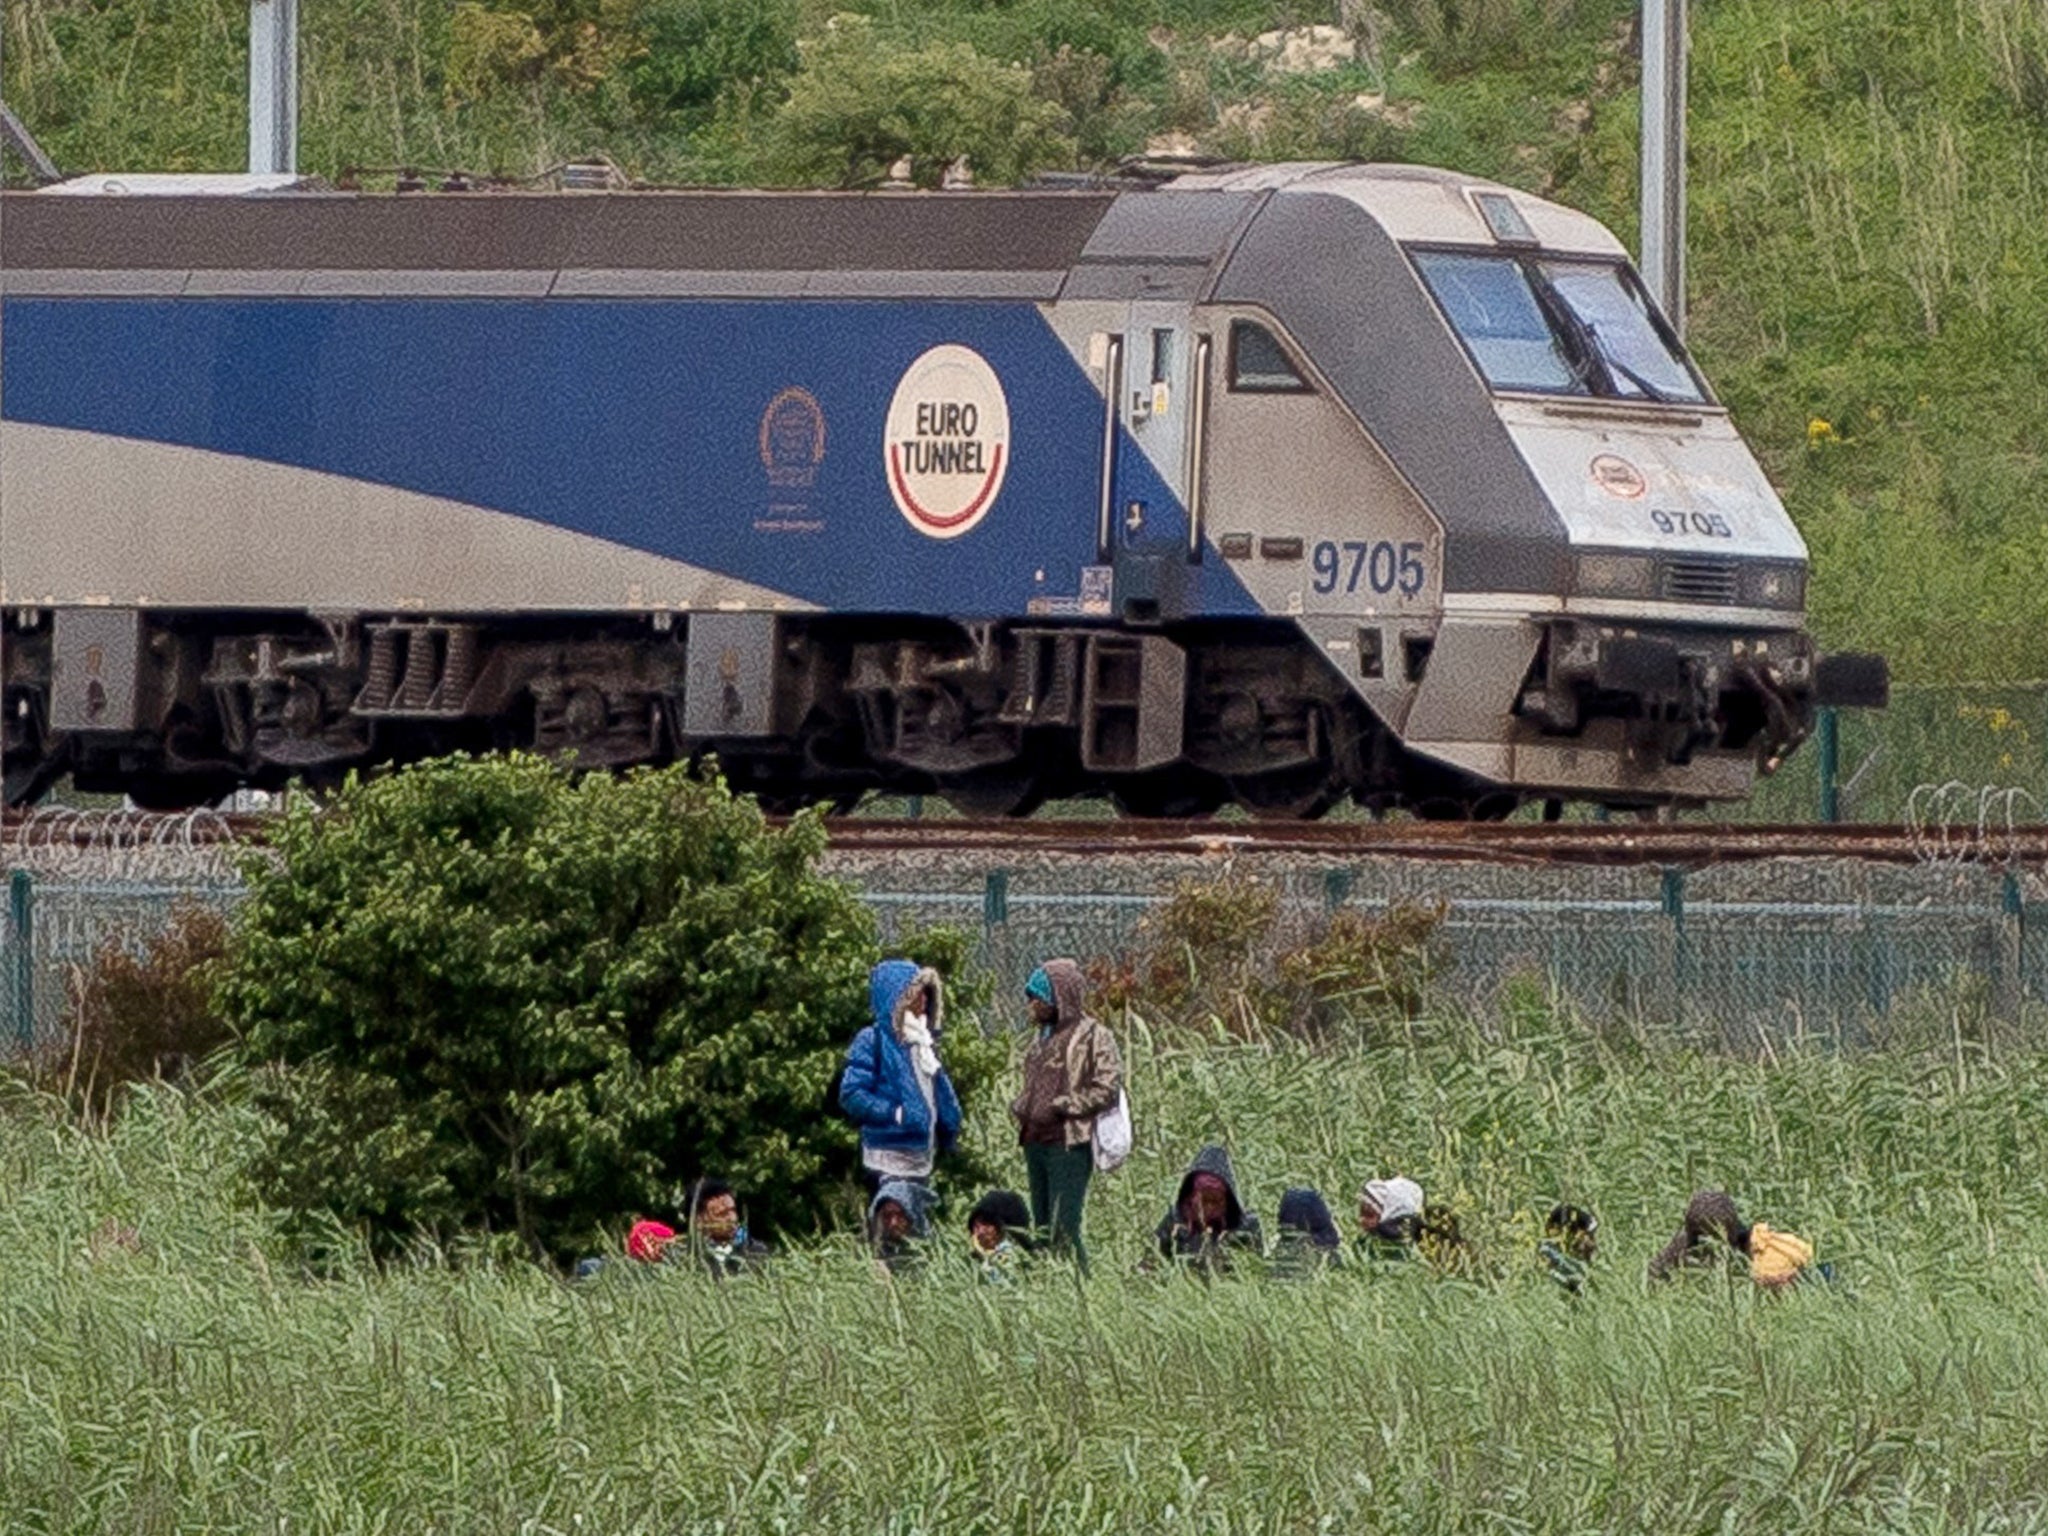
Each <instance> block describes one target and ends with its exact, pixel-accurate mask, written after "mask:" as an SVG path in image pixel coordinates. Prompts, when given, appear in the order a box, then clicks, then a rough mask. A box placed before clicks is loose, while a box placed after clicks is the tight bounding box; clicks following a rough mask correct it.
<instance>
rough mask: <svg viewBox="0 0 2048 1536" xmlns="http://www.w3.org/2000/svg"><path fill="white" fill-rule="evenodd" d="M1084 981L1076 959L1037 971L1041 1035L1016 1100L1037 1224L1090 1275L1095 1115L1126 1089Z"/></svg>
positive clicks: (1029, 994)
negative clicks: (1085, 1217) (1091, 1011)
mask: <svg viewBox="0 0 2048 1536" xmlns="http://www.w3.org/2000/svg"><path fill="white" fill-rule="evenodd" d="M1086 990H1087V987H1086V982H1085V981H1084V980H1083V978H1082V975H1081V968H1080V967H1079V966H1078V965H1076V964H1075V963H1074V962H1073V961H1071V960H1048V961H1046V962H1045V964H1044V965H1042V966H1040V967H1039V968H1038V969H1037V970H1035V971H1033V972H1032V973H1031V979H1030V980H1029V981H1028V982H1026V983H1025V984H1024V996H1025V999H1026V1001H1027V1002H1028V1004H1029V1006H1030V1009H1031V1022H1032V1023H1033V1024H1034V1025H1036V1026H1037V1030H1038V1034H1037V1038H1036V1039H1034V1040H1033V1041H1032V1042H1031V1047H1030V1049H1029V1050H1027V1051H1026V1052H1025V1053H1024V1090H1023V1092H1021V1093H1020V1094H1018V1095H1017V1101H1016V1102H1015V1103H1014V1104H1012V1105H1011V1106H1010V1113H1011V1114H1012V1115H1014V1116H1015V1117H1016V1120H1017V1140H1018V1141H1019V1143H1021V1144H1022V1146H1023V1148H1024V1167H1025V1171H1026V1172H1027V1173H1028V1174H1029V1175H1030V1186H1031V1222H1032V1225H1033V1226H1035V1227H1036V1228H1037V1229H1038V1230H1039V1231H1040V1232H1047V1231H1049V1232H1050V1234H1051V1238H1052V1249H1053V1252H1055V1253H1071V1254H1073V1256H1074V1259H1075V1261H1076V1262H1077V1263H1079V1264H1080V1266H1081V1269H1082V1271H1083V1272H1084V1273H1085V1272H1086V1271H1087V1268H1088V1250H1087V1248H1086V1247H1084V1246H1083V1245H1082V1242H1081V1208H1082V1206H1083V1205H1084V1204H1085V1203H1086V1201H1087V1198H1088V1180H1089V1178H1090V1176H1091V1175H1092V1174H1093V1173H1094V1172H1095V1151H1094V1147H1093V1145H1092V1135H1093V1132H1094V1130H1095V1117H1096V1116H1097V1115H1100V1114H1103V1113H1105V1112H1107V1111H1108V1110H1110V1109H1113V1108H1115V1106H1116V1099H1117V1094H1118V1092H1119V1091H1121V1089H1122V1087H1123V1078H1124V1065H1123V1058H1122V1057H1121V1056H1120V1055H1118V1053H1117V1048H1116V1038H1115V1036H1113V1035H1111V1034H1110V1032H1109V1031H1108V1029H1106V1028H1105V1027H1104V1026H1103V1025H1102V1024H1101V1023H1100V1022H1099V1021H1098V1020H1096V1019H1093V1018H1090V1017H1089V1015H1088V1011H1087V1009H1086V1008H1085V1007H1083V1006H1082V1005H1083V1002H1084V1000H1085V993H1086Z"/></svg>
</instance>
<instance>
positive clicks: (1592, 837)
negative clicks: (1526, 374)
mask: <svg viewBox="0 0 2048 1536" xmlns="http://www.w3.org/2000/svg"><path fill="white" fill-rule="evenodd" d="M156 820H162V821H163V822H165V823H167V824H168V823H171V822H174V821H182V820H184V818H180V817H171V816H166V817H162V818H152V817H149V816H147V815H144V814H141V813H134V812H129V813H110V814H108V815H107V816H105V817H104V818H102V817H100V816H99V815H98V814H96V813H91V812H87V813H82V814H77V815H53V814H52V813H50V812H48V811H44V812H34V811H20V810H10V811H8V812H7V813H6V815H5V818H4V821H0V854H4V853H5V852H7V851H8V849H9V848H10V847H12V848H15V849H20V848H23V847H27V846H35V845H56V846H68V847H90V846H94V845H96V844H103V843H104V844H121V845H126V844H128V843H131V842H134V841H136V840H138V839H140V840H143V841H147V840H148V838H149V835H150V833H149V828H150V826H151V825H152V824H153V822H154V821H156ZM271 824H272V818H271V817H268V816H264V815H260V814H254V815H208V816H207V817H206V818H205V819H204V820H203V821H195V822H190V823H188V824H187V825H186V826H185V827H184V828H183V829H182V830H181V837H182V839H183V840H184V841H186V842H188V843H190V844H191V845H192V846H195V847H198V846H210V845H217V844H220V843H232V842H259V843H260V842H261V841H263V840H264V838H265V836H266V834H267V832H268V829H269V827H270V825H271ZM829 825H830V828H831V835H832V847H833V849H834V850H835V851H838V852H844V853H884V852H952V853H981V854H1005V853H1007V854H1018V855H1024V854H1045V855H1068V856H1077V857H1086V858H1134V857H1148V856H1149V857H1159V856H1175V855H1202V856H1211V857H1214V856H1219V855H1228V856H1240V855H1242V856H1248V857H1262V858H1268V857H1293V858H1297V859H1300V858H1307V859H1319V860H1340V861H1341V860H1347V859H1375V858H1384V859H1438V860H1457V861H1476V862H1489V863H1508V864H1617V865H1628V864H1635V865H1674V866H1699V865H1706V864H1731V863H1747V862H1753V861H1756V860H1762V859H1849V860H1859V861H1865V862H1873V863H1885V864H1940V863H1963V862H1969V863H1978V864H1987V863H1988V864H2011V863H2025V864H2048V824H2042V823H2035V824H2028V825H2016V826H2003V825H2000V826H1984V825H1969V824H1961V823H1957V824H1922V825H1910V824H1897V823H1852V824H1827V823H1810V824H1798V825H1750V824H1743V823H1721V824H1717V823H1709V822H1572V823H1540V824H1539V823H1530V822H1511V823H1481V822H1422V821H1317V822H1264V821H1151V820H1122V819H1109V818H1103V819H1098V820H1088V819H1081V818H1050V817H1048V818H1034V819H1030V820H1018V821H1010V820H966V819H954V818H951V817H928V818H918V819H909V820H882V819H875V818H867V817H860V816H846V817H834V818H832V819H831V821H830V823H829Z"/></svg>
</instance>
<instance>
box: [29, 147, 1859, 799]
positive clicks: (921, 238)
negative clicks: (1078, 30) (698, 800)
mask: <svg viewBox="0 0 2048 1536" xmlns="http://www.w3.org/2000/svg"><path fill="white" fill-rule="evenodd" d="M0 228H4V231H5V234H4V239H5V249H4V254H5V272H4V283H5V289H4V328H0V433H4V438H0V506H4V514H5V515H4V520H0V610H4V626H5V627H4V632H0V668H4V687H5V695H4V720H5V732H6V734H5V740H4V759H0V766H4V772H5V775H6V783H5V789H6V796H7V799H8V801H9V802H10V803H14V802H18V801H23V800H28V799H32V798H34V797H35V796H37V795H39V794H41V793H42V792H43V791H44V789H45V788H46V787H47V786H48V785H49V784H50V783H51V782H52V781H53V780H55V779H56V778H57V777H59V776H61V775H63V774H66V773H68V774H70V775H71V776H72V777H73V779H74V780H75V782H76V783H77V784H79V785H80V786H82V787H87V788H95V789H119V790H124V791H126V792H128V793H130V794H132V795H134V796H135V797H136V798H137V799H138V800H141V801H144V802H148V803H159V804H175V803H190V802H192V801H196V800H200V799H205V798H209V797H213V796H217V795H219V794H220V793H222V792H223V791H225V790H228V789H232V788H234V787H236V786H242V785H258V786H260V785H272V784H277V783H281V782H284V781H286V780H289V779H292V778H304V779H309V780H312V781H315V782H320V781H324V780H329V779H332V778H334V777H336V776H338V775H339V774H340V773H342V772H344V771H346V770H347V769H349V768H351V767H357V766H363V765H372V764H378V763H387V762H393V761H402V760H405V759H408V758H413V757H417V756H421V755H424V754H428V753H435V752H441V751H446V750H451V749H458V748H491V747H529V748H536V749H538V750H541V751H545V752H550V753H561V754H573V755H574V757H575V759H576V761H578V762H580V763H583V764H589V765H618V764H628V763H639V762H653V761H663V760H668V759H673V758H677V757H687V756H692V755H695V754H698V753H705V752H713V753H716V754H717V756H718V758H719V759H720V761H721V762H722V763H723V764H724V766H725V768H726V770H727V772H728V773H729V774H730V775H731V776H732V778H733V779H734V781H735V782H736V783H738V784H740V785H742V786H745V787H748V788H750V789H752V790H753V791H754V792H756V793H758V794H760V795H761V796H762V797H763V799H764V800H765V801H768V802H772V803H776V804H785V803H804V802H813V801H825V802H832V803H842V804H843V803H847V802H850V801H852V800H855V799H857V798H859V797H860V796H861V795H862V794H864V793H866V792H868V791H871V790H877V789H893V790H901V791H914V792H933V793H938V794H943V795H945V796H947V797H949V798H952V799H953V800H955V801H956V802H958V803H960V804H962V805H964V806H969V807H972V808H974V809H976V810H979V811H983V812H1016V811H1020V810H1023V809H1025V808H1027V807H1029V806H1031V805H1033V804H1035V803H1037V802H1038V801H1040V800H1042V799H1044V798H1045V797H1047V796H1059V795H1075V794H1102V793H1106V794H1108V795H1110V796H1112V797H1114V798H1115V799H1116V800H1117V801H1118V802H1119V803H1120V804H1122V805H1124V806H1125V807H1127V808H1129V809H1131V810H1134V811H1137V812H1140V813H1149V814H1186V813H1199V812H1202V811H1205V810H1209V809H1213V808H1215V807H1217V806H1220V805H1222V804H1224V803H1226V802H1230V801H1235V802H1238V803H1241V804H1243V805H1246V806H1248V807H1250V808H1252V809H1254V810H1257V811H1261V812H1271V813H1281V814H1297V815H1298V814H1314V813H1316V812H1317V811H1319V810H1321V809H1323V808H1325V807H1327V806H1329V805H1331V804H1333V803H1334V802H1335V801H1337V800H1338V799H1340V798H1343V797H1346V796H1349V797H1354V798H1356V799H1358V800H1360V801H1362V802H1365V803H1368V804H1371V805H1376V806H1401V805H1405V806H1409V807H1411V808H1414V809H1416V810H1418V811H1420V812H1422V813H1424V814H1456V815H1471V814H1492V813H1496V812H1498V811H1501V810H1504V809H1506V808H1508V807H1510V806H1512V805H1514V804H1517V803H1520V802H1522V801H1525V800H1529V799H1536V798H1540V799H1544V800H1548V801H1553V802H1561V801H1563V800H1567V799H1590V800H1596V801H1601V802H1605V803H1608V804H1612V805H1616V806H1633V807H1647V806H1657V805H1669V804H1700V803H1704V802H1709V801H1714V800H1724V799H1730V798H1734V797H1737V796H1740V795H1742V794H1743V793H1744V792H1745V791H1746V790H1747V789H1748V788H1749V787H1750V785H1751V783H1752V781H1753V778H1754V776H1755V775H1756V774H1757V773H1758V772H1759V771H1760V770H1763V771H1767V770H1768V769H1769V768H1770V767H1771V766H1774V765H1775V764H1776V762H1777V761H1778V760H1779V759H1781V758H1782V757H1783V756H1784V754H1785V753H1786V752H1787V751H1789V750H1790V749H1791V748H1792V747H1793V746H1794V745H1795V744H1796V743H1797V742H1798V741H1799V740H1800V738H1801V737H1802V736H1803V735H1804V734H1805V732H1806V730H1807V728H1808V725H1809V722H1810V720H1811V718H1812V714H1813V710H1814V707H1815V705H1816V703H1817V702H1818V701H1820V700H1822V699H1823V697H1824V696H1825V695H1826V694H1827V693H1828V691H1829V690H1830V689H1831V688H1832V689H1834V690H1835V691H1836V692H1838V693H1839V694H1840V695H1841V697H1842V698H1843V700H1844V701H1845V702H1857V701H1859V700H1860V701H1864V702H1874V701H1875V700H1876V699H1877V698H1878V697H1879V696H1880V695H1881V693H1882V687H1883V676H1882V666H1881V663H1874V662H1867V661H1863V660H1861V659H1856V658H1842V659H1839V660H1838V661H1829V662H1824V661H1823V660H1822V659H1821V658H1819V657H1817V655H1816V653H1815V650H1814V646H1813V644H1812V641H1811V639H1810V637H1809V635H1808V633H1807V631H1806V627H1805V623H1804V595H1805V583H1806V551H1805V547H1804V545H1803V544H1802V542H1801V540H1800V537H1799V534H1798V532H1797V531H1796V530H1795V528H1794V527H1793V525H1792V523H1791V521H1790V520H1789V518H1788V517H1787V516H1786V514H1785V511H1784V509H1783V507H1782V506H1781V505H1780V504H1779V501H1778V499H1777V497H1776V496H1775V495H1774V494H1773V492H1772V490H1771V487H1770V485H1769V484H1768V483H1767V481H1766V480H1765V478H1764V476H1763V474H1762V472H1761V471H1760V469H1759V468H1758V466H1757V464H1756V461H1755V460H1754V458H1753V457H1752V456H1751V454H1750V453H1749V451H1748V450H1747V448H1746V447H1745V446H1744V445H1743V443H1742V440H1741V439H1740V437H1739V436H1738V435H1737V434H1736V431H1735V428H1734V426H1733V425H1732V423H1731V422H1730V420H1729V418H1728V414H1727V412H1726V411H1724V410H1723V409H1722V408H1721V407H1719V406H1718V405H1717V404H1715V402H1714V400H1713V399H1712V397H1711V396H1710V394H1709V393H1708V391H1707V389H1706V387H1705V385H1704V384H1703V382H1702V381H1701V380H1700V378H1699V376H1698V375H1697V373H1696V372H1695V371H1694V369H1693V367H1692V365H1691V363H1690V362H1689V361H1688V359H1687V358H1686V356H1685V355H1684V353H1683V352H1682V350H1681V349H1680V348H1679V346H1678V344H1677V343H1676V341H1675V340H1674V338H1673V336H1672V335H1671V332H1670V330H1669V328H1668V327H1667V325H1666V324H1665V323H1664V321H1663V320H1662V318H1661V317H1660V316H1659V315H1658V314H1657V313H1656V311H1655V309H1654V307H1653V306H1652V305H1651V304H1650V303H1649V302H1648V301H1647V300H1646V298H1645V297H1644V294H1643V290H1642V288H1641V286H1640V284H1639V283H1638V281H1637V280H1636V278H1635V276H1634V274H1633V273H1632V272H1631V270H1630V269H1629V266H1628V263H1627V260H1626V257H1625V255H1624V253H1623V251H1622V249H1621V247H1620V246H1619V245H1618V244H1617V243H1616V241H1615V240H1614V238H1613V236H1612V235H1610V234H1609V233H1608V231H1607V230H1606V229H1604V228H1603V227H1601V226H1600V225H1599V224H1598V223H1596V222H1595V221H1593V220H1592V219H1589V218H1586V217H1584V216H1583V215H1580V214H1577V213H1574V212H1572V211H1570V210H1568V209H1565V208H1561V207H1558V206H1556V205H1554V204H1551V203H1547V202H1544V201H1542V200H1540V199H1537V198H1534V197H1530V196H1528V195H1526V194H1523V193H1519V192H1513V191H1510V190H1507V189H1504V188H1501V187H1497V186H1494V185H1491V184H1488V183H1483V182H1478V181H1474V180H1471V179H1469V178H1464V177H1459V176H1454V175H1450V174H1446V173H1442V172H1436V171H1428V170H1421V169H1416V168H1409V167H1371V166H1336V165H1331V166H1287V167H1272V168H1266V169H1258V170H1248V171H1238V172H1232V173H1215V174H1203V175H1194V176H1187V177H1182V178H1180V179H1179V180H1177V181H1175V182H1172V183H1170V184H1168V185H1166V186H1163V187H1159V188H1155V189H1145V190H1137V189H1133V190H1121V191H1119V190H1044V191H1024V192H996V193H950V194H900V195H899V194H889V193H881V194H864V195H861V194H804V193H750V192H735V193H656V192H633V193H611V194H597V195H575V194H555V195H516V194H495V193H494V194H444V195H439V196H414V197H404V198H400V197H374V196H359V195H347V194H332V193H324V192H282V193H276V194H272V195H258V196H235V197H222V196H151V195H143V189H142V188H141V184H140V183H138V184H137V186H136V187H133V188H131V189H130V192H129V195H126V196H117V195H108V194H107V193H105V192H103V191H102V192H99V193H96V194H94V195H77V194H76V193H75V192H72V191H68V190H66V189H63V188H59V189H54V190H50V191H44V192H39V193H32V194H17V195H11V196H9V197H8V198H7V201H6V207H5V210H4V224H0Z"/></svg>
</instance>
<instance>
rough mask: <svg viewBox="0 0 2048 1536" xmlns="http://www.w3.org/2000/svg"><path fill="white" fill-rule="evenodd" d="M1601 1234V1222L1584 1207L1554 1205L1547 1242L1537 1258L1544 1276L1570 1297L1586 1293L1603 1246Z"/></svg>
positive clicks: (1547, 1222)
mask: <svg viewBox="0 0 2048 1536" xmlns="http://www.w3.org/2000/svg"><path fill="white" fill-rule="evenodd" d="M1599 1233H1600V1222H1599V1220H1598V1218H1596V1217H1595V1216H1594V1215H1593V1213H1592V1212H1591V1211H1589V1210H1587V1209H1586V1208H1585V1207H1583V1206H1578V1205H1564V1204H1559V1205H1553V1206H1552V1207H1551V1208H1550V1215H1549V1216H1547V1217H1546V1218H1545V1219H1544V1222H1543V1241H1542V1242H1541V1243H1539V1244H1538V1245H1537V1248H1536V1256H1537V1257H1538V1258H1539V1259H1541V1260H1542V1261H1543V1270H1544V1273H1545V1274H1547V1275H1549V1276H1550V1279H1551V1282H1552V1283H1553V1284H1554V1285H1556V1286H1558V1287H1559V1288H1560V1289H1562V1290H1563V1291H1564V1293H1565V1294H1566V1295H1567V1296H1577V1295H1579V1294H1580V1293H1581V1292H1583V1291H1584V1290H1585V1289H1586V1281H1587V1280H1588V1279H1589V1278H1590V1277H1591V1275H1592V1273H1593V1254H1594V1251H1595V1250H1596V1249H1597V1248H1598V1247H1599V1245H1600V1238H1599Z"/></svg>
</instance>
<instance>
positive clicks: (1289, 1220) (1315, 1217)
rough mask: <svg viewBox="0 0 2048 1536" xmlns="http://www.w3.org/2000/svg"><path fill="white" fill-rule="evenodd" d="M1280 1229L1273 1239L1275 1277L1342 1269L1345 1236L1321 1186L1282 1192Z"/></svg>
mask: <svg viewBox="0 0 2048 1536" xmlns="http://www.w3.org/2000/svg"><path fill="white" fill-rule="evenodd" d="M1279 1224H1280V1232H1279V1235H1278V1236H1277V1237H1276V1238H1275V1239H1274V1240H1273V1269H1272V1273H1273V1278H1274V1279H1276V1280H1306V1279H1309V1278H1310V1277H1311V1276H1314V1275H1317V1274H1320V1273H1322V1272H1323V1271H1324V1270H1326V1269H1340V1268H1342V1267H1343V1264H1344V1259H1343V1255H1342V1253H1341V1251H1340V1250H1341V1249H1342V1248H1343V1246H1344V1239H1343V1238H1342V1236H1341V1235H1339V1233H1338V1231H1337V1221H1336V1218H1335V1217H1333V1216H1332V1215H1331V1214H1330V1206H1329V1202H1328V1201H1326V1200H1325V1199H1323V1195H1322V1191H1321V1190H1317V1189H1308V1188H1302V1189H1290V1190H1287V1191H1286V1192H1285V1193H1283V1194H1282V1195H1281V1196H1280V1217H1279Z"/></svg>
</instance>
